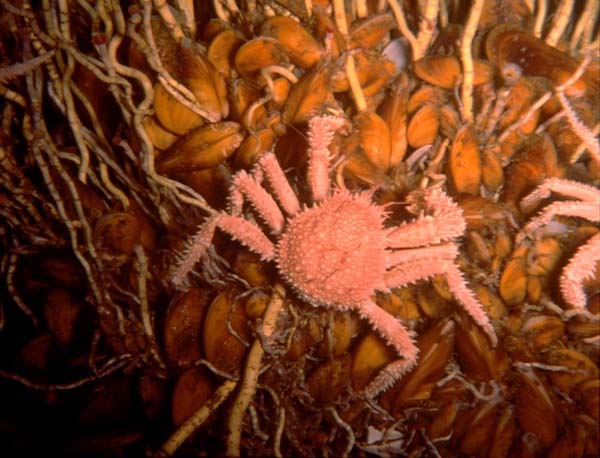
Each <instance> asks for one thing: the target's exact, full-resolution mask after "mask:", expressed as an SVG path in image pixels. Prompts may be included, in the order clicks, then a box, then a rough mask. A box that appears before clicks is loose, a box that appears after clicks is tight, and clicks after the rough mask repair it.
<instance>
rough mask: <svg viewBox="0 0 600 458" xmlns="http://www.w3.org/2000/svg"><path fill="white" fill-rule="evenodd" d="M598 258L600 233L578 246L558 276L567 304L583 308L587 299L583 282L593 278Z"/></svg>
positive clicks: (599, 255) (599, 253) (599, 256)
mask: <svg viewBox="0 0 600 458" xmlns="http://www.w3.org/2000/svg"><path fill="white" fill-rule="evenodd" d="M598 259H600V234H596V235H594V236H593V237H592V238H591V239H590V240H588V242H587V243H585V244H584V245H583V246H581V247H579V249H578V250H577V252H576V253H575V255H574V256H573V257H572V258H571V260H570V261H569V263H568V264H567V265H566V267H565V268H564V269H563V272H562V274H561V276H560V292H561V293H562V296H563V298H564V300H565V302H566V303H567V304H569V305H571V306H572V307H575V308H577V309H584V308H585V305H586V302H587V299H586V296H585V291H584V287H583V282H584V281H585V280H589V279H591V278H593V276H594V273H595V271H596V263H597V262H598Z"/></svg>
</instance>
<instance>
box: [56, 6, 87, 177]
mask: <svg viewBox="0 0 600 458" xmlns="http://www.w3.org/2000/svg"><path fill="white" fill-rule="evenodd" d="M58 7H59V15H60V31H61V34H62V39H63V40H65V41H67V42H69V41H70V40H71V33H70V31H69V8H68V5H67V3H66V0H59V2H58ZM74 71H75V61H74V60H73V57H72V56H71V55H68V57H67V68H66V70H65V72H64V74H63V78H62V96H63V98H64V100H65V108H66V112H67V119H68V120H69V125H70V127H71V132H72V133H73V137H74V138H75V143H77V148H78V149H79V153H80V154H81V164H80V166H79V173H78V179H79V181H81V182H82V183H85V182H86V176H87V170H88V168H89V165H90V152H89V150H88V148H87V145H86V144H85V141H84V140H83V137H82V135H81V121H80V120H79V116H77V112H76V111H75V103H74V101H73V95H72V94H71V89H70V87H69V84H70V81H71V76H72V75H73V72H74Z"/></svg>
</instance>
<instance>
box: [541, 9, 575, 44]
mask: <svg viewBox="0 0 600 458" xmlns="http://www.w3.org/2000/svg"><path fill="white" fill-rule="evenodd" d="M573 4H574V0H562V1H561V2H560V3H559V6H558V11H557V12H556V15H555V16H554V20H553V21H552V28H551V29H550V31H549V32H548V35H546V39H545V40H544V41H545V42H546V43H547V44H548V45H550V46H556V44H557V43H558V41H559V40H560V39H561V37H562V36H563V34H564V33H565V29H566V28H567V24H568V23H569V19H570V18H571V13H572V12H573Z"/></svg>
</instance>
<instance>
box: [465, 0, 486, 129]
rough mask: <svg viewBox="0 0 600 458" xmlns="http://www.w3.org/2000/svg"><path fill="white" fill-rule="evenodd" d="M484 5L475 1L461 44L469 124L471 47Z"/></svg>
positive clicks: (466, 116)
mask: <svg viewBox="0 0 600 458" xmlns="http://www.w3.org/2000/svg"><path fill="white" fill-rule="evenodd" d="M484 3H485V0H474V2H473V6H472V7H471V11H470V12H469V18H468V19H467V23H466V24H465V30H464V32H463V36H462V39H461V42H460V56H461V61H462V65H463V83H462V93H461V100H462V105H463V106H462V114H463V120H464V121H465V122H466V123H467V124H468V123H471V122H473V55H472V52H471V46H472V44H473V37H474V36H475V32H476V31H477V25H478V24H479V18H480V17H481V11H482V10H483V5H484Z"/></svg>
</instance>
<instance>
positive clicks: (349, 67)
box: [346, 54, 367, 112]
mask: <svg viewBox="0 0 600 458" xmlns="http://www.w3.org/2000/svg"><path fill="white" fill-rule="evenodd" d="M346 76H347V77H348V83H349V84H350V89H351V90H352V97H353V98H354V103H355V104H356V110H357V111H358V112H363V111H365V110H366V109H367V101H366V99H365V95H364V93H363V91H362V87H361V86H360V81H358V75H357V74H356V63H355V62H354V56H352V55H351V54H350V55H348V58H347V59H346Z"/></svg>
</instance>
